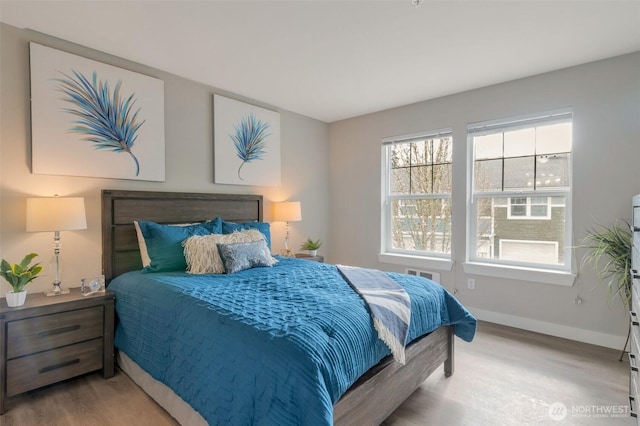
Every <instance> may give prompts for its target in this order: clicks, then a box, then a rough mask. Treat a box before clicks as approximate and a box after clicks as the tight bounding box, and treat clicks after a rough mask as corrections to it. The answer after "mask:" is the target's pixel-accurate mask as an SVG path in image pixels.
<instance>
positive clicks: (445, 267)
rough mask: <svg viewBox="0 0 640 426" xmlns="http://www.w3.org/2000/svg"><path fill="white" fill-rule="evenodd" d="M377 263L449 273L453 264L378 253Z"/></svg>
mask: <svg viewBox="0 0 640 426" xmlns="http://www.w3.org/2000/svg"><path fill="white" fill-rule="evenodd" d="M378 261H379V262H381V263H391V264H394V265H402V266H411V267H414V268H421V269H424V268H428V269H437V270H439V271H451V269H453V263H454V262H453V261H452V260H450V259H444V258H443V259H440V258H436V257H426V256H414V255H409V254H396V253H379V254H378Z"/></svg>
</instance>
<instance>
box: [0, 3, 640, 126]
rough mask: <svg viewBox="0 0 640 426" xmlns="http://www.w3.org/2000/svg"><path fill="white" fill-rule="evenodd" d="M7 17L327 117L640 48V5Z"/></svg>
mask: <svg viewBox="0 0 640 426" xmlns="http://www.w3.org/2000/svg"><path fill="white" fill-rule="evenodd" d="M0 21H2V22H4V23H7V24H10V25H13V26H16V27H20V28H30V29H33V30H36V31H39V32H42V33H45V34H49V35H52V36H55V37H58V38H61V39H64V40H68V41H71V42H74V43H77V44H80V45H84V46H87V47H90V48H93V49H97V50H99V51H103V52H106V53H109V54H112V55H115V56H119V57H122V58H126V59H128V60H131V61H135V62H138V63H141V64H144V65H148V66H151V67H154V68H158V69H161V70H164V71H168V72H171V73H173V74H177V75H179V76H182V77H186V78H188V79H191V80H195V81H198V82H202V83H205V84H208V85H210V86H213V87H216V88H219V89H222V90H225V91H228V92H232V93H236V94H238V95H241V96H244V97H248V98H251V99H255V100H256V101H259V102H261V103H265V104H268V105H272V106H273V107H275V108H279V109H285V110H289V111H293V112H296V113H299V114H303V115H306V116H309V117H312V118H316V119H318V120H322V121H325V122H334V121H337V120H341V119H345V118H349V117H354V116H358V115H362V114H366V113H370V112H374V111H380V110H384V109H388V108H393V107H396V106H401V105H406V104H410V103H414V102H418V101H422V100H426V99H433V98H437V97H441V96H445V95H449V94H452V93H458V92H462V91H465V90H469V89H474V88H478V87H484V86H488V85H491V84H496V83H500V82H504V81H509V80H514V79H518V78H522V77H526V76H530V75H534V74H539V73H543V72H547V71H552V70H556V69H560V68H565V67H569V66H572V65H578V64H582V63H586V62H591V61H594V60H598V59H603V58H608V57H612V56H617V55H621V54H625V53H629V52H634V51H640V0H634V1H615V0H609V1H590V0H572V1H558V0H553V1H552V0H548V1H547V0H538V1H524V0H502V1H496V0H494V1H481V0H474V1H454V0H448V1H435V0H424V2H423V4H422V5H421V6H419V7H415V6H413V5H412V4H411V0H387V1H375V0H368V1H367V0H351V1H337V0H315V1H314V0H297V1H270V0H259V1H243V0H236V1H215V0H199V1H188V0H173V1H152V0H146V1H133V0H127V1H115V0H109V1H80V0H76V1H55V0H53V1H52V0H49V1H31V0H21V1H12V0H0ZM639 78H640V76H639Z"/></svg>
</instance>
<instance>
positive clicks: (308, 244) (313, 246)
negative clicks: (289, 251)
mask: <svg viewBox="0 0 640 426" xmlns="http://www.w3.org/2000/svg"><path fill="white" fill-rule="evenodd" d="M321 246H322V241H320V240H315V241H313V240H312V239H311V238H310V237H309V238H307V241H305V242H304V243H302V245H301V246H300V249H301V250H318V249H319V248H320V247H321Z"/></svg>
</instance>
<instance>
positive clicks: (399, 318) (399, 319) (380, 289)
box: [338, 265, 411, 364]
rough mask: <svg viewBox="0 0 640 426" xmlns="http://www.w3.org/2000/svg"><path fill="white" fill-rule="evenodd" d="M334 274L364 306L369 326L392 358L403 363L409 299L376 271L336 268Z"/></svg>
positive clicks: (394, 284) (397, 285)
mask: <svg viewBox="0 0 640 426" xmlns="http://www.w3.org/2000/svg"><path fill="white" fill-rule="evenodd" d="M338 270H339V271H340V273H341V274H342V276H343V277H344V279H345V280H346V281H347V282H348V283H349V285H351V287H353V289H354V290H355V291H356V292H357V293H358V294H359V295H360V296H361V297H362V298H363V299H364V301H365V302H367V305H368V306H369V310H370V312H371V316H372V318H373V325H374V327H375V329H376V331H377V332H378V336H379V337H380V340H382V341H383V342H384V343H385V344H386V345H387V347H388V348H389V350H391V354H392V355H393V358H394V359H395V360H396V361H398V362H399V363H401V364H404V363H405V355H404V347H405V342H406V340H407V334H408V332H409V323H410V321H411V299H410V298H409V295H408V294H407V292H406V291H405V290H404V289H403V288H402V287H401V286H400V285H399V284H398V283H397V282H395V281H394V280H393V279H392V278H391V277H389V276H388V275H387V274H386V273H384V272H382V271H378V270H376V269H365V268H357V267H353V266H344V265H338Z"/></svg>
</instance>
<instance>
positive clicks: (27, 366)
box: [7, 339, 102, 396]
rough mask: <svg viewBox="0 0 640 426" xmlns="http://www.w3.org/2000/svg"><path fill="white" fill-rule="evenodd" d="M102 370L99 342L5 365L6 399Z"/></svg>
mask: <svg viewBox="0 0 640 426" xmlns="http://www.w3.org/2000/svg"><path fill="white" fill-rule="evenodd" d="M101 368H102V339H95V340H91V341H88V342H83V343H77V344H75V345H71V346H65V347H63V348H58V349H53V350H50V351H46V352H40V353H38V354H35V355H30V356H25V357H22V358H17V359H13V360H10V361H8V362H7V396H13V395H18V394H20V393H22V392H26V391H29V390H31V389H36V388H39V387H42V386H46V385H50V384H52V383H57V382H59V381H61V380H65V379H68V378H71V377H75V376H78V375H80V374H84V373H89V372H91V371H95V370H99V369H101Z"/></svg>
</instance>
